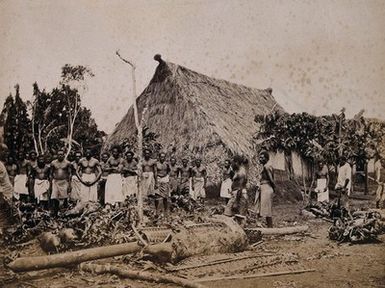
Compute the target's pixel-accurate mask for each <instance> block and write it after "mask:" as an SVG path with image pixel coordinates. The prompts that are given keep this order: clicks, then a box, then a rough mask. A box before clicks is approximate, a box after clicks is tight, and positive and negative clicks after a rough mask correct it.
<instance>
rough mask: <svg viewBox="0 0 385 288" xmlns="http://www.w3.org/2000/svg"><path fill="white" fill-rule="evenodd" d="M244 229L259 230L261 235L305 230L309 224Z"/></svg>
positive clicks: (287, 233)
mask: <svg viewBox="0 0 385 288" xmlns="http://www.w3.org/2000/svg"><path fill="white" fill-rule="evenodd" d="M245 230H251V231H260V232H261V233H262V235H289V234H296V233H303V232H306V231H307V230H309V226H307V225H303V226H293V227H282V228H246V229H245Z"/></svg>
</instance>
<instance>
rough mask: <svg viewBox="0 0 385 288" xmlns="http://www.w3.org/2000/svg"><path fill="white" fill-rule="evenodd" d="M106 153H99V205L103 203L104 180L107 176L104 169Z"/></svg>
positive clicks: (106, 159)
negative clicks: (100, 170)
mask: <svg viewBox="0 0 385 288" xmlns="http://www.w3.org/2000/svg"><path fill="white" fill-rule="evenodd" d="M108 157H109V155H108V153H107V152H104V153H102V155H101V159H100V168H101V169H102V176H101V177H100V180H99V182H98V201H99V203H100V205H104V204H105V202H104V196H105V192H106V181H107V177H108V171H106V168H107V165H108V164H107V161H108Z"/></svg>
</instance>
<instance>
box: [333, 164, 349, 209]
mask: <svg viewBox="0 0 385 288" xmlns="http://www.w3.org/2000/svg"><path fill="white" fill-rule="evenodd" d="M351 187H352V167H350V164H349V163H348V162H346V158H345V157H344V156H342V157H341V159H340V166H338V177H337V184H336V186H335V190H336V191H337V193H338V195H339V197H338V200H339V202H340V203H339V204H340V205H341V206H345V207H346V208H349V196H350V193H351Z"/></svg>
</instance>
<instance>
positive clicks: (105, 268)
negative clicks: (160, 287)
mask: <svg viewBox="0 0 385 288" xmlns="http://www.w3.org/2000/svg"><path fill="white" fill-rule="evenodd" d="M80 270H82V271H86V272H91V273H96V274H105V273H111V274H115V275H118V276H120V277H123V278H130V279H138V280H145V281H151V282H156V283H173V284H177V285H179V286H182V287H188V288H204V287H205V286H203V285H202V284H199V283H194V282H192V281H190V280H188V279H183V278H180V277H175V276H169V275H159V274H154V273H149V272H142V271H135V270H125V269H121V268H118V267H115V266H111V265H98V264H87V263H82V264H80Z"/></svg>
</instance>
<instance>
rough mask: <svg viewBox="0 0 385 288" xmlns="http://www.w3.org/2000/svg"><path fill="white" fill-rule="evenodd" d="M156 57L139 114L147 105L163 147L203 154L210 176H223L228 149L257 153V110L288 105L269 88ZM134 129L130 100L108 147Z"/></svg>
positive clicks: (149, 124)
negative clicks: (197, 70) (277, 100)
mask: <svg viewBox="0 0 385 288" xmlns="http://www.w3.org/2000/svg"><path fill="white" fill-rule="evenodd" d="M154 59H155V60H157V61H158V62H159V65H158V67H157V68H156V71H155V74H154V76H153V78H152V80H151V81H150V83H149V85H148V86H147V87H146V88H145V89H144V91H143V92H142V94H141V95H140V96H139V98H138V100H137V104H138V111H139V118H141V113H142V111H143V108H144V107H146V110H145V115H144V120H145V125H146V126H147V127H149V129H150V131H152V132H155V133H157V134H159V138H158V141H159V142H160V143H161V144H162V145H163V147H164V149H165V150H167V151H169V152H170V151H172V150H173V151H174V152H173V153H175V154H176V156H177V157H178V156H179V157H180V156H181V155H186V154H187V156H189V157H195V156H196V154H198V155H199V157H201V158H202V159H203V164H205V165H206V166H207V167H208V170H209V174H211V175H212V177H211V180H214V181H215V180H217V179H218V178H217V177H218V176H219V173H218V172H219V171H218V169H219V166H218V165H220V164H221V163H222V162H223V161H224V159H226V158H227V157H228V156H229V155H231V154H235V153H237V154H244V155H246V156H252V155H253V154H254V153H255V152H254V151H253V147H252V138H253V135H254V134H255V133H256V131H257V128H258V124H257V123H255V122H254V117H255V116H256V115H261V114H262V115H264V114H268V113H270V112H272V111H273V110H274V109H276V110H281V111H283V109H282V107H281V106H280V105H279V104H278V103H277V102H276V101H275V99H274V97H273V96H272V89H270V88H268V89H265V90H260V89H254V88H249V87H246V86H243V85H238V84H234V83H230V82H228V81H225V80H218V79H214V78H211V77H208V76H205V75H203V74H200V73H197V72H194V71H192V70H190V69H187V68H185V67H183V66H180V65H177V64H173V63H170V62H165V61H163V60H162V59H161V58H160V55H157V56H156V57H154ZM135 133H136V127H135V121H134V109H133V107H132V106H131V107H130V108H129V109H128V112H127V114H126V115H125V116H124V117H123V119H122V121H121V122H120V123H119V124H118V125H117V126H116V128H115V130H114V132H113V133H112V134H111V135H110V136H109V138H108V140H107V147H109V146H111V145H113V144H119V143H121V142H122V141H123V140H124V139H125V138H130V137H133V136H134V135H135ZM250 158H251V157H250ZM214 175H215V176H214Z"/></svg>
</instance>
